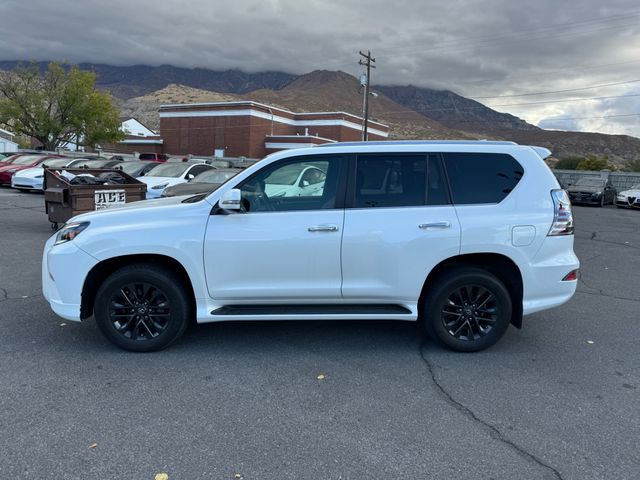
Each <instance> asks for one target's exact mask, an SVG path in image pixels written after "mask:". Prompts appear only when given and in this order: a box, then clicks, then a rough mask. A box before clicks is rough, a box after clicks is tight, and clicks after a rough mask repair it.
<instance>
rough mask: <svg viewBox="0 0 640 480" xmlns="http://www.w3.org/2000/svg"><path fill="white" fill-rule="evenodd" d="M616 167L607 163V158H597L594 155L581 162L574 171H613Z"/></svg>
mask: <svg viewBox="0 0 640 480" xmlns="http://www.w3.org/2000/svg"><path fill="white" fill-rule="evenodd" d="M615 169H616V166H615V165H613V164H611V163H609V157H607V156H604V157H602V158H598V157H596V156H595V155H589V156H588V157H587V158H585V159H584V160H582V161H581V162H580V163H579V164H578V166H577V167H576V170H615Z"/></svg>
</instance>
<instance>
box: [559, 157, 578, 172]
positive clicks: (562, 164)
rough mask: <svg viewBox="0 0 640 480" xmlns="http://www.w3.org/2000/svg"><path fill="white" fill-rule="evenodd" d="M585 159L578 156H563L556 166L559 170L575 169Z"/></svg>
mask: <svg viewBox="0 0 640 480" xmlns="http://www.w3.org/2000/svg"><path fill="white" fill-rule="evenodd" d="M583 160H585V158H584V157H578V156H569V157H562V158H561V159H560V160H559V161H558V163H556V166H555V167H554V168H556V169H558V170H575V169H576V168H577V167H578V165H579V164H580V162H582V161H583Z"/></svg>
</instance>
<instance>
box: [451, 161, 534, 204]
mask: <svg viewBox="0 0 640 480" xmlns="http://www.w3.org/2000/svg"><path fill="white" fill-rule="evenodd" d="M443 157H444V164H445V166H446V169H447V175H448V177H449V184H450V185H451V195H452V197H453V203H454V204H457V205H469V204H479V203H500V202H501V201H502V200H504V199H505V198H506V196H507V195H509V193H511V191H512V190H513V189H514V188H515V187H516V185H517V184H518V182H519V181H520V179H521V178H522V175H523V174H524V170H523V168H522V165H520V164H519V163H518V162H517V161H516V159H515V158H513V157H512V156H511V155H507V154H504V153H444V154H443Z"/></svg>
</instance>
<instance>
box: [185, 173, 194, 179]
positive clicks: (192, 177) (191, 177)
mask: <svg viewBox="0 0 640 480" xmlns="http://www.w3.org/2000/svg"><path fill="white" fill-rule="evenodd" d="M194 178H196V176H195V175H194V174H193V173H190V174H189V175H187V180H193V179H194Z"/></svg>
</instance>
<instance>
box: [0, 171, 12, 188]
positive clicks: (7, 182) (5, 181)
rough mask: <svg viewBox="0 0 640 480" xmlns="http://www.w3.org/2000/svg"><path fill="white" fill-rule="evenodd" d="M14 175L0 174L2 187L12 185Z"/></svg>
mask: <svg viewBox="0 0 640 480" xmlns="http://www.w3.org/2000/svg"><path fill="white" fill-rule="evenodd" d="M11 177H13V173H7V172H0V185H11Z"/></svg>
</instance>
